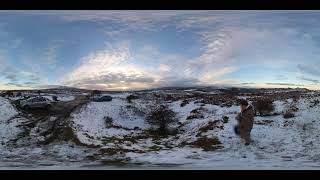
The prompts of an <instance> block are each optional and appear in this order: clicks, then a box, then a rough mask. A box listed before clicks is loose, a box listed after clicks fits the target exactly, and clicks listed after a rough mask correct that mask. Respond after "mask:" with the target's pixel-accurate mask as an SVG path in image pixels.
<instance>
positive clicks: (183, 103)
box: [180, 99, 189, 107]
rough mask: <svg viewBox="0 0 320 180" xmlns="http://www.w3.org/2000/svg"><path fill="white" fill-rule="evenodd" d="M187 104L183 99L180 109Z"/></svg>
mask: <svg viewBox="0 0 320 180" xmlns="http://www.w3.org/2000/svg"><path fill="white" fill-rule="evenodd" d="M187 104H189V101H188V100H186V99H185V100H183V101H182V102H181V104H180V107H184V106H185V105H187Z"/></svg>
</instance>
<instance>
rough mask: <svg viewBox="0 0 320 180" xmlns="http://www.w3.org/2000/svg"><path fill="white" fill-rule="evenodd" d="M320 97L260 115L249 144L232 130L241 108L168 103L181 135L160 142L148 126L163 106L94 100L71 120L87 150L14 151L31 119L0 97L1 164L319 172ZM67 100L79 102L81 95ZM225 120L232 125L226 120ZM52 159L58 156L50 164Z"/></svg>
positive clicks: (68, 145) (280, 103)
mask: <svg viewBox="0 0 320 180" xmlns="http://www.w3.org/2000/svg"><path fill="white" fill-rule="evenodd" d="M192 91H193V90H192ZM188 92H191V90H190V91H188ZM157 93H161V91H157ZM318 93H319V92H315V93H314V92H312V93H306V94H307V95H310V97H307V96H306V97H301V98H300V99H298V100H297V101H294V100H293V99H292V98H288V99H285V100H276V101H274V102H273V104H274V106H275V109H274V111H273V113H274V115H271V116H256V117H255V124H254V127H253V130H252V132H251V137H252V140H253V143H252V144H251V145H250V146H245V145H244V142H243V141H242V140H241V139H240V138H239V137H238V136H236V135H235V134H234V132H233V127H234V125H235V124H236V121H235V120H234V117H235V116H236V114H237V113H238V112H239V106H237V105H236V104H233V105H231V106H223V107H221V106H219V105H213V104H206V103H199V101H198V100H196V99H190V100H189V101H188V103H186V104H185V105H184V106H181V104H182V103H183V102H184V99H180V100H176V101H165V102H163V103H166V104H167V105H168V106H169V108H170V109H172V110H173V111H174V112H176V113H177V118H178V121H177V123H173V124H171V125H170V126H169V128H170V129H176V130H178V131H177V133H175V134H172V135H169V136H165V137H159V136H154V135H151V134H150V133H149V129H150V128H151V127H152V126H151V125H149V124H148V123H147V122H146V121H145V116H146V113H147V112H148V111H149V110H150V109H149V105H151V104H154V103H159V102H158V101H151V100H150V99H148V98H149V96H148V98H147V96H142V97H141V96H140V97H139V98H138V99H135V100H133V101H132V102H128V101H127V99H126V97H127V96H128V95H130V93H119V94H114V93H113V94H107V93H105V94H104V95H111V96H112V97H113V100H112V101H110V102H88V103H87V104H85V105H83V106H82V107H79V108H77V109H75V110H74V111H73V112H72V113H71V114H70V118H69V121H70V127H71V129H72V131H73V133H74V135H75V137H76V139H77V140H78V141H79V143H80V144H79V143H78V144H77V143H76V144H75V143H73V142H61V143H60V142H55V143H53V144H49V145H46V146H40V147H25V148H23V147H19V148H18V149H11V150H7V149H8V147H7V146H6V143H7V142H8V141H9V140H10V139H12V138H14V137H15V136H17V135H18V134H19V133H20V132H21V123H23V122H25V121H26V117H25V116H19V111H18V110H17V109H16V108H15V107H14V106H13V105H12V104H11V103H10V100H8V99H5V98H1V97H0V138H1V145H0V147H1V149H6V150H3V151H2V152H1V154H0V156H3V157H6V158H2V160H0V166H1V167H4V168H5V167H6V164H8V163H7V161H8V162H9V158H8V157H11V156H12V157H15V156H16V157H19V158H16V159H15V158H12V159H13V160H12V161H10V163H9V164H10V167H11V164H14V163H16V164H18V165H17V167H19V166H21V167H22V168H24V167H25V166H24V165H23V164H28V163H30V162H31V161H32V160H31V158H30V159H28V156H30V157H36V158H38V159H39V158H40V160H39V162H42V163H43V164H47V165H41V164H38V165H35V166H33V167H35V168H45V167H48V168H61V167H65V166H69V167H73V168H108V167H109V168H112V167H117V166H118V165H119V164H121V165H122V166H121V167H124V168H126V167H127V168H168V167H170V168H182V169H320V137H319V136H320V131H319V129H320V116H319V115H320V104H314V102H315V101H316V100H318V101H319V100H320V96H317V94H318ZM212 94H215V93H212ZM140 95H141V94H140ZM60 98H61V101H73V100H74V99H75V96H72V95H66V96H65V97H63V96H60ZM63 98H65V99H63ZM238 98H246V97H244V96H238ZM58 99H59V98H58ZM248 99H250V98H248ZM292 106H294V107H296V108H297V109H298V110H297V111H296V112H295V113H294V114H295V117H293V118H289V119H285V118H283V115H282V114H283V113H284V112H285V111H286V110H288V109H289V108H290V107H292ZM224 116H227V117H228V121H223V117H224ZM200 140H201V141H200ZM202 141H204V142H202ZM219 142H220V143H219ZM30 148H31V149H33V150H32V151H31V150H30ZM9 149H10V148H9ZM46 156H50V157H51V158H49V159H48V160H47V161H46V162H45V159H46V158H45V157H46ZM64 158H65V159H64ZM1 161H3V163H1ZM20 161H22V162H20ZM111 162H112V163H111ZM19 164H20V165H19Z"/></svg>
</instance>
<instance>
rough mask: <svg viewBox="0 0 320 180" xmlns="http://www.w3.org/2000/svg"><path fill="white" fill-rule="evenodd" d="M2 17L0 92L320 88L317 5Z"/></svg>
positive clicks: (15, 13)
mask: <svg viewBox="0 0 320 180" xmlns="http://www.w3.org/2000/svg"><path fill="white" fill-rule="evenodd" d="M0 15H1V16H0V37H1V39H2V41H1V42H0V64H1V66H0V90H7V89H33V88H39V87H49V86H52V85H61V86H71V87H77V88H85V89H100V90H136V89H149V88H157V87H167V86H175V87H177V86H178V87H185V86H198V85H201V86H216V85H218V86H240V87H256V88H288V87H289V88H295V87H301V88H308V89H317V90H319V89H320V63H319V62H320V60H319V57H318V55H319V54H320V35H319V33H318V32H319V30H320V24H319V23H317V22H319V20H320V11H0Z"/></svg>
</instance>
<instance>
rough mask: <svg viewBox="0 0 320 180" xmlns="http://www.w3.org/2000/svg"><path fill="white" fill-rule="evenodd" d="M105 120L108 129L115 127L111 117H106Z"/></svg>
mask: <svg viewBox="0 0 320 180" xmlns="http://www.w3.org/2000/svg"><path fill="white" fill-rule="evenodd" d="M103 120H104V124H105V126H106V127H107V128H108V127H111V126H112V125H113V119H112V117H109V116H105V117H103Z"/></svg>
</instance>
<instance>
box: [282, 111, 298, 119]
mask: <svg viewBox="0 0 320 180" xmlns="http://www.w3.org/2000/svg"><path fill="white" fill-rule="evenodd" d="M294 116H295V115H294V113H293V112H292V111H286V112H285V113H284V114H283V118H285V119H289V118H293V117H294Z"/></svg>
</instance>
